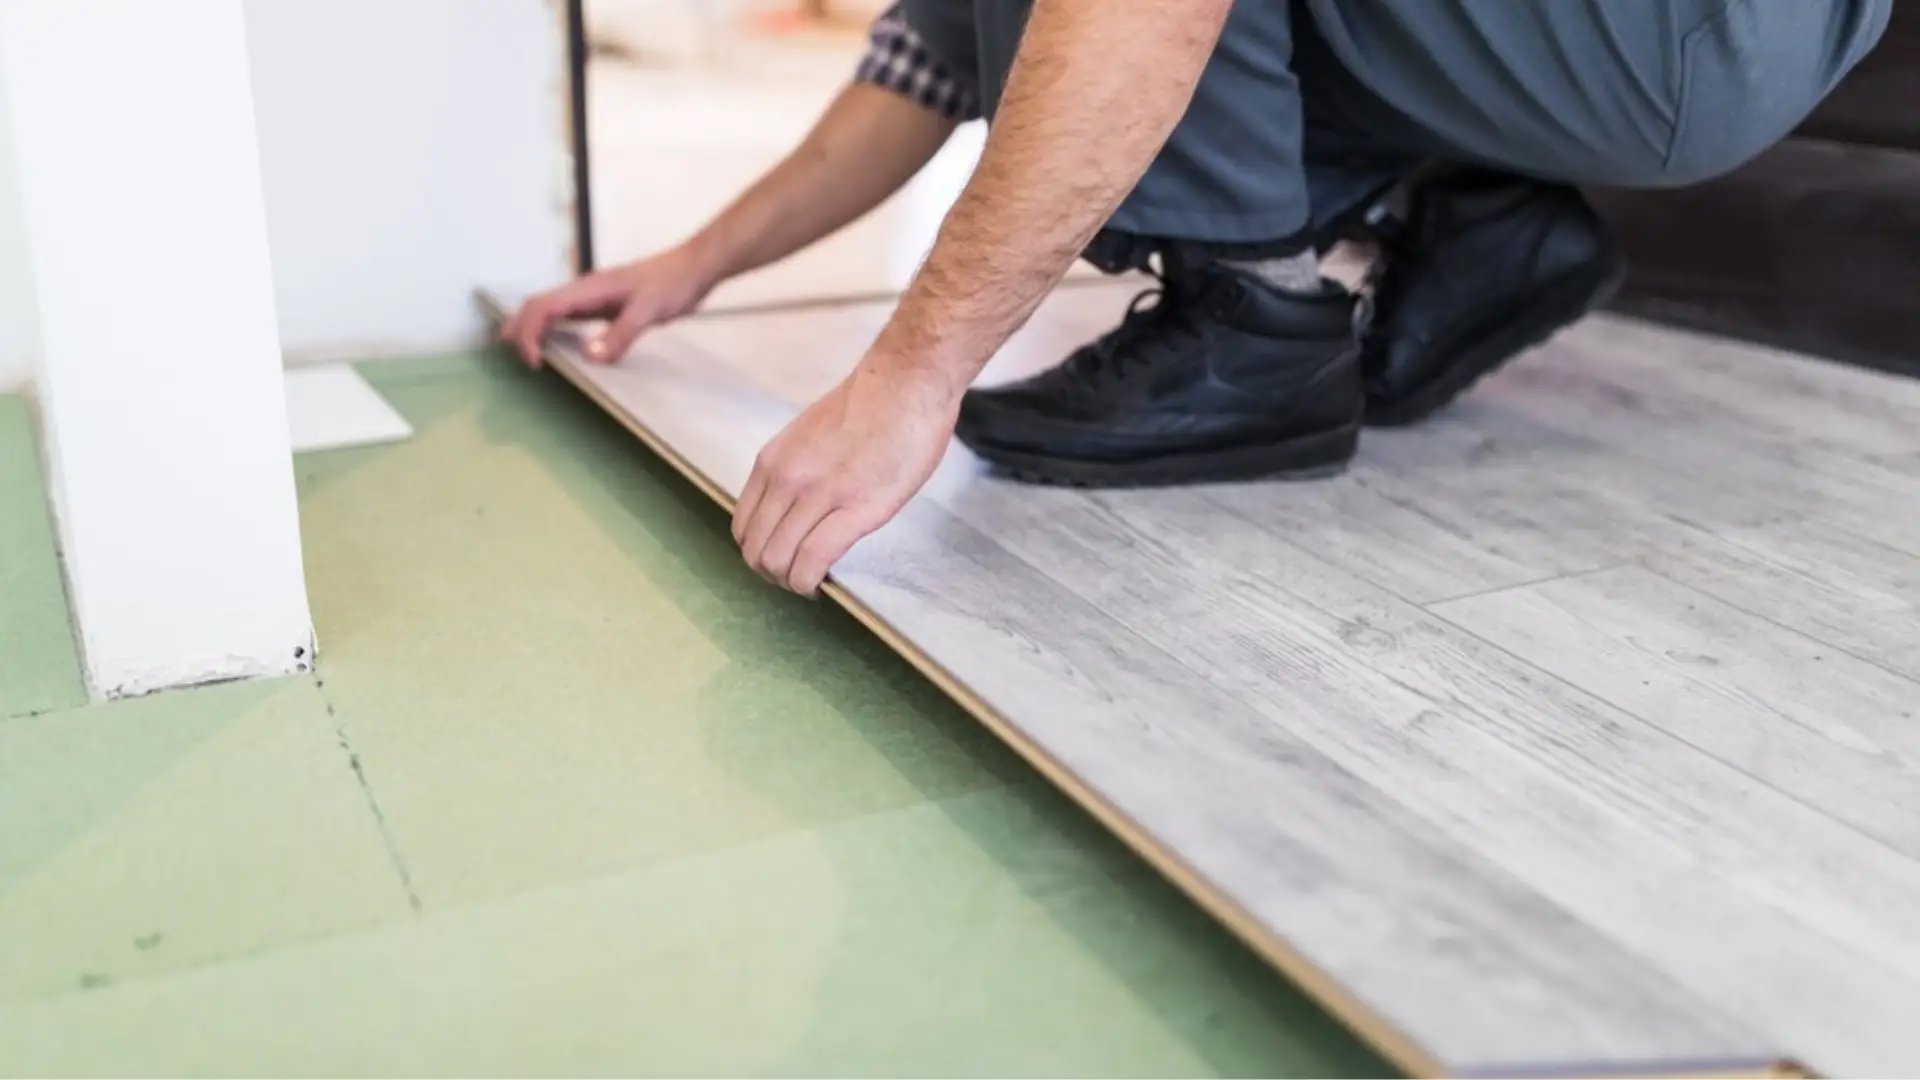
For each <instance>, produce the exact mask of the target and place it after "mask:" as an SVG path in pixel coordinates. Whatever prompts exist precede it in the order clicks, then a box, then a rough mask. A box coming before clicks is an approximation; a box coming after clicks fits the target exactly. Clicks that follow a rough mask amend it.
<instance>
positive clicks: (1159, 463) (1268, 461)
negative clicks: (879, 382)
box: [972, 423, 1360, 488]
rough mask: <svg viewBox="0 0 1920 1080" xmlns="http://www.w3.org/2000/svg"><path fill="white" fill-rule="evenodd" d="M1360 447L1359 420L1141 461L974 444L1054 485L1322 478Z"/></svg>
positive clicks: (1009, 471) (998, 463)
mask: <svg viewBox="0 0 1920 1080" xmlns="http://www.w3.org/2000/svg"><path fill="white" fill-rule="evenodd" d="M1359 447H1360V425H1359V424H1357V423H1356V424H1349V425H1347V426H1346V427H1342V428H1336V429H1335V430H1333V431H1328V432H1322V433H1320V434H1317V435H1308V436H1302V437H1300V438H1295V439H1288V440H1286V441H1285V442H1277V443H1266V444H1261V445H1255V446H1235V447H1230V448H1227V449H1224V450H1207V451H1202V452H1198V453H1183V454H1168V455H1165V456H1163V457H1156V458H1147V459H1144V460H1139V461H1124V462H1111V461H1086V460H1079V459H1072V458H1055V457H1047V456H1044V455H1040V454H1029V453H1024V452H1021V451H1016V450H1000V449H996V448H993V447H986V448H981V447H973V448H972V449H973V452H974V453H975V454H976V455H978V456H979V457H980V458H981V460H983V461H985V462H986V463H987V464H988V465H990V466H992V467H993V470H994V471H995V472H996V473H999V474H1001V475H1003V476H1008V477H1011V478H1012V479H1015V480H1020V481H1024V482H1026V483H1029V484H1045V485H1049V486H1053V487H1079V488H1121V487H1171V486H1175V485H1180V484H1223V483H1231V482H1234V481H1246V480H1293V481H1299V480H1324V479H1328V478H1330V477H1335V476H1339V475H1340V474H1341V473H1344V472H1346V470H1347V464H1348V463H1349V462H1351V461H1352V460H1353V456H1354V454H1355V453H1356V452H1357V451H1358V450H1359Z"/></svg>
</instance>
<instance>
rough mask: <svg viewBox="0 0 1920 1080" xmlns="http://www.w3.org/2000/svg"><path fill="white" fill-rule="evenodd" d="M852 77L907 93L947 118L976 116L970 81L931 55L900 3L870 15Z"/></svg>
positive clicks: (975, 89) (977, 101)
mask: <svg viewBox="0 0 1920 1080" xmlns="http://www.w3.org/2000/svg"><path fill="white" fill-rule="evenodd" d="M853 80H854V81H855V82H862V83H867V84H869V85H871V86H878V87H880V88H881V89H883V90H891V91H893V92H894V93H896V94H900V95H902V96H904V97H908V98H911V99H912V100H914V101H915V102H918V103H919V104H920V105H921V106H922V107H924V108H928V109H932V110H933V111H934V112H937V113H939V114H940V115H941V116H944V117H947V118H948V119H951V120H959V121H962V122H964V121H968V120H975V119H978V118H979V116H980V94H979V88H978V87H977V86H976V85H975V83H974V81H973V80H972V79H971V78H969V77H967V76H965V75H963V74H961V73H960V72H957V71H955V70H953V69H952V68H950V67H948V66H947V65H946V64H943V63H941V62H940V61H939V60H936V59H935V58H934V56H933V53H932V52H931V51H930V50H928V48H927V43H926V41H925V40H923V39H922V38H921V37H920V35H919V34H918V33H916V32H915V31H914V29H913V27H911V26H908V25H907V20H906V18H905V16H903V15H902V14H901V13H900V5H899V4H894V5H892V6H890V7H888V8H887V9H886V10H885V11H883V12H881V13H880V16H879V18H877V19H875V20H874V21H873V26H872V28H871V29H870V30H869V31H868V32H867V51H866V54H865V55H864V56H862V57H861V58H860V64H859V66H858V67H856V68H855V69H854V73H853Z"/></svg>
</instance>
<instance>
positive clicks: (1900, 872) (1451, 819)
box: [943, 485, 1920, 1070]
mask: <svg viewBox="0 0 1920 1080" xmlns="http://www.w3.org/2000/svg"><path fill="white" fill-rule="evenodd" d="M1265 497H1266V492H1265V491H1264V490H1263V489H1262V488H1259V487H1247V488H1239V487H1229V488H1218V489H1213V490H1211V491H1208V492H1205V493H1194V492H1164V493H1163V492H1150V493H1123V494H1112V493H1101V494H1091V495H1089V494H1083V493H1074V492H1038V493H1020V494H1018V495H1015V494H1013V493H1011V492H1008V491H1005V490H1004V489H996V488H994V487H991V486H987V485H982V486H981V487H979V488H978V489H976V490H973V491H970V492H967V493H966V494H965V495H963V496H961V497H959V498H958V499H952V498H951V497H949V499H946V500H943V501H951V502H953V504H954V506H955V509H956V512H958V513H961V514H962V515H963V517H965V518H966V519H967V520H969V521H970V522H973V523H975V524H976V525H978V526H979V527H980V528H982V529H983V530H984V531H986V532H988V533H989V534H991V535H992V536H994V537H995V538H996V539H997V540H999V541H1000V542H1001V543H1003V544H1005V545H1006V546H1007V547H1008V548H1009V550H1011V551H1013V552H1014V553H1015V554H1017V555H1019V556H1021V557H1022V558H1023V559H1025V560H1026V561H1028V562H1030V563H1031V564H1033V565H1034V566H1035V567H1036V568H1037V569H1039V570H1041V571H1042V572H1043V573H1045V574H1047V575H1048V576H1049V577H1050V578H1052V579H1054V580H1056V581H1058V582H1060V583H1061V584H1062V585H1064V586H1066V587H1067V588H1069V589H1071V590H1073V591H1074V592H1075V593H1077V594H1078V595H1080V596H1083V597H1085V598H1086V599H1087V600H1088V601H1089V602H1091V603H1093V604H1094V605H1095V606H1096V607H1097V608H1099V609H1100V610H1102V611H1105V612H1107V613H1109V614H1110V615H1114V616H1115V617H1116V618H1124V617H1125V613H1129V612H1152V613H1153V615H1152V617H1151V618H1150V619H1135V620H1132V621H1130V623H1129V625H1131V626H1133V627H1134V628H1135V629H1136V631H1137V632H1139V633H1140V634H1142V635H1143V636H1144V637H1146V638H1147V639H1148V640H1150V641H1152V642H1153V643H1154V644H1155V645H1157V646H1159V647H1161V648H1164V649H1166V650H1167V651H1169V652H1170V653H1172V654H1173V655H1175V656H1177V657H1179V658H1181V659H1183V660H1185V661H1186V662H1188V663H1189V664H1191V665H1193V666H1194V667H1195V668H1196V670H1204V671H1205V672H1206V673H1207V674H1208V676H1209V678H1210V679H1211V680H1212V681H1214V682H1215V683H1216V684H1218V685H1220V686H1222V687H1223V688H1225V689H1227V690H1229V691H1231V692H1234V693H1235V694H1236V696H1238V697H1239V698H1240V699H1241V700H1242V701H1245V702H1247V703H1249V704H1250V705H1252V706H1253V707H1255V708H1256V709H1258V710H1259V711H1260V713H1261V714H1262V715H1263V716H1264V717H1265V718H1266V719H1267V720H1268V721H1269V722H1271V723H1273V724H1274V725H1275V726H1277V727H1280V728H1282V729H1283V730H1288V731H1291V732H1294V733H1295V734H1297V735H1299V736H1300V737H1301V738H1302V739H1303V740H1304V741H1306V742H1308V743H1309V744H1310V745H1312V746H1314V747H1315V748H1316V749H1318V750H1321V751H1322V752H1325V753H1326V754H1327V755H1328V756H1329V757H1330V758H1332V759H1333V760H1335V761H1336V762H1338V763H1340V764H1341V765H1342V766H1343V767H1346V768H1349V769H1351V770H1353V771H1354V772H1355V773H1356V774H1358V775H1360V776H1361V777H1362V778H1364V779H1366V780H1369V781H1371V782H1373V783H1374V784H1375V785H1376V786H1378V787H1379V788H1380V789H1381V790H1383V791H1387V792H1390V793H1392V794H1393V795H1394V797H1395V798H1396V799H1397V800H1399V801H1400V802H1402V803H1403V804H1404V805H1406V806H1407V807H1408V808H1409V809H1410V810H1412V811H1413V812H1415V813H1416V814H1418V815H1419V816H1420V817H1421V818H1422V819H1424V820H1431V821H1434V822H1436V823H1439V824H1440V825H1441V826H1442V828H1444V829H1445V830H1446V831H1447V832H1448V833H1449V835H1450V836H1451V837H1452V838H1453V839H1455V840H1457V841H1459V842H1460V843H1462V844H1463V845H1464V846H1466V847H1467V848H1469V849H1471V850H1475V851H1479V852H1484V853H1486V854H1488V855H1489V856H1490V857H1492V858H1494V859H1495V860H1496V861H1497V862H1499V863H1500V864H1501V865H1502V866H1503V867H1504V868H1506V869H1507V870H1509V871H1510V872H1513V873H1514V874H1515V875H1516V876H1518V877H1520V878H1521V879H1522V880H1524V881H1526V882H1528V883H1529V884H1530V885H1533V886H1534V887H1536V888H1539V889H1540V890H1541V891H1542V893H1543V894H1544V895H1546V896H1548V898H1549V899H1552V900H1554V901H1555V902H1556V903H1559V904H1561V905H1563V906H1565V907H1566V908H1567V909H1568V910H1571V911H1573V912H1574V913H1575V914H1576V915H1577V916H1579V917H1580V918H1582V919H1583V920H1585V921H1587V922H1588V923H1589V924H1590V925H1592V926H1594V927H1596V928H1597V929H1600V930H1601V931H1602V932H1604V933H1607V934H1608V935H1609V936H1612V937H1614V938H1615V939H1617V940H1619V941H1621V942H1623V943H1624V944H1625V945H1626V946H1627V947H1629V948H1630V949H1632V950H1634V951H1636V952H1637V953H1638V954H1639V955H1642V956H1646V957H1652V958H1657V963H1658V964H1659V965H1660V966H1661V968H1662V970H1665V971H1667V972H1669V973H1671V974H1673V975H1674V977H1675V978H1676V979H1678V980H1680V981H1681V982H1683V983H1685V984H1687V985H1688V986H1689V988H1690V989H1692V990H1693V991H1695V992H1696V993H1698V994H1699V995H1700V996H1701V997H1702V999H1703V1000H1708V1001H1713V1002H1715V1003H1716V1004H1717V1005H1719V1006H1720V1007H1722V1008H1724V1009H1726V1010H1727V1011H1728V1013H1729V1014H1731V1015H1732V1016H1733V1017H1734V1018H1735V1019H1736V1020H1738V1021H1741V1022H1744V1023H1746V1024H1747V1025H1748V1026H1749V1027H1752V1028H1754V1029H1755V1030H1761V1031H1766V1032H1768V1033H1770V1034H1776V1035H1778V1036H1780V1037H1782V1038H1784V1039H1787V1040H1789V1041H1788V1042H1787V1043H1786V1044H1785V1045H1786V1046H1787V1047H1788V1048H1789V1049H1791V1050H1792V1051H1794V1052H1795V1053H1798V1054H1804V1055H1806V1056H1807V1057H1808V1058H1809V1059H1811V1060H1813V1061H1815V1062H1818V1063H1820V1064H1821V1065H1823V1066H1825V1067H1829V1068H1837V1069H1843V1070H1844V1069H1850V1068H1865V1069H1872V1068H1876V1067H1877V1068H1880V1069H1885V1068H1887V1067H1889V1065H1890V1063H1895V1064H1897V1063H1900V1062H1912V1061H1915V1060H1920V1039H1916V1038H1915V1037H1913V1036H1912V1035H1909V1034H1906V1033H1904V1032H1901V1030H1900V1029H1901V1028H1902V1026H1903V1025H1902V1024H1901V1023H1900V1022H1899V1021H1898V1019H1897V1017H1899V1016H1901V1015H1906V1014H1907V1013H1908V1012H1910V1011H1911V1010H1912V1009H1915V1008H1920V949H1917V948H1916V945H1920V909H1916V908H1915V905H1914V904H1913V903H1912V897H1913V896H1914V895H1916V894H1920V863H1916V862H1915V861H1914V860H1911V859H1908V858H1905V857H1903V856H1901V855H1899V854H1897V853H1895V852H1893V851H1892V850H1890V849H1888V848H1886V847H1885V846H1883V845H1881V844H1878V843H1876V842H1875V841H1873V840H1870V839H1868V838H1867V837H1864V836H1862V835H1860V834H1858V833H1856V832H1854V831H1853V830H1851V829H1848V828H1846V827H1845V826H1843V825H1841V824H1839V823H1837V822H1835V821H1833V820H1832V819H1830V818H1828V817H1826V816H1825V815H1823V814H1821V813H1818V812H1816V811H1815V810H1813V809H1811V808H1809V807H1807V806H1805V805H1803V804H1801V803H1799V802H1796V801H1795V800H1793V799H1790V798H1787V797H1785V796H1783V795H1782V794H1781V793H1780V792H1778V791H1776V790H1774V789H1772V788H1771V787H1769V786H1767V785H1765V784H1763V783H1761V782H1759V781H1757V780H1755V779H1754V778H1752V777H1750V776H1747V775H1745V774H1743V773H1741V772H1739V771H1737V770H1735V769H1732V768H1729V767H1727V766H1726V765H1725V764H1723V763H1721V762H1719V761H1717V760H1715V759H1713V758H1711V757H1709V756H1707V755H1705V754H1703V753H1700V752H1699V751H1697V750H1695V749H1694V748H1693V747H1691V746H1688V745H1686V744H1685V743H1683V742H1681V741H1679V740H1677V739H1674V738H1672V737H1670V736H1668V735H1667V734H1665V733H1663V732H1662V731H1660V730H1658V729H1657V728H1655V727H1653V726H1650V725H1648V724H1646V723H1643V722H1640V721H1638V720H1636V719H1635V718H1633V717H1631V716H1628V715H1627V714H1624V713H1622V712H1621V711H1619V710H1617V709H1614V708H1612V707H1610V706H1608V705H1607V704H1605V703H1604V702H1601V701H1599V700H1598V699H1596V698H1594V697H1592V696H1590V695H1588V694H1585V693H1583V692H1581V691H1580V690H1578V689H1577V688H1575V687H1573V686H1570V685H1568V684H1566V683H1564V682H1561V681H1560V680H1557V679H1554V678H1552V677H1550V676H1548V675H1546V674H1544V673H1543V672H1541V671H1540V670H1538V669H1536V668H1533V667H1531V666H1529V665H1527V664H1525V663H1522V662H1520V661H1518V660H1515V659H1514V658H1513V657H1511V656H1510V655H1508V654H1506V653H1505V652H1503V651H1501V650H1499V649H1495V648H1491V647H1489V646H1488V645H1486V644H1485V643H1484V642H1482V641H1480V640H1479V639H1477V638H1475V637H1473V636H1471V635H1469V634H1466V633H1464V632H1461V631H1459V630H1457V629H1456V628H1454V627H1452V626H1449V625H1447V624H1445V623H1443V622H1441V621H1439V620H1437V619H1434V618H1432V617H1430V616H1428V615H1427V614H1426V613H1425V612H1422V611H1420V610H1419V609H1417V608H1415V607H1413V606H1412V605H1409V604H1405V603H1402V602H1400V601H1398V600H1396V599H1394V598H1392V597H1390V596H1387V595H1385V594H1384V593H1383V592H1381V591H1380V590H1377V589H1373V588H1370V587H1369V586H1367V585H1366V584H1365V583H1363V582H1360V581H1359V580H1357V579H1355V578H1352V577H1350V576H1348V575H1345V574H1343V573H1342V572H1340V571H1339V570H1338V569H1337V568H1335V567H1333V566H1331V565H1329V564H1327V563H1325V562H1322V561H1320V560H1318V559H1316V558H1314V557H1313V556H1311V555H1309V554H1307V553H1306V552H1303V551H1299V550H1297V549H1293V548H1291V547H1290V546H1289V545H1285V544H1277V543H1274V542H1273V541H1272V540H1271V539H1270V538H1269V537H1267V536H1266V535H1265V534H1264V532H1263V531H1262V530H1259V529H1252V528H1247V527H1245V525H1244V523H1243V522H1244V519H1239V518H1238V517H1237V515H1231V514H1230V515H1228V516H1225V517H1223V516H1222V515H1221V514H1219V513H1218V512H1209V504H1213V505H1214V506H1216V507H1219V506H1225V507H1227V508H1229V509H1237V508H1238V505H1239V504H1241V503H1258V502H1260V501H1262V500H1263V499H1264V498H1265ZM1120 551H1125V552H1127V553H1128V554H1129V556H1130V557H1129V558H1128V559H1127V560H1126V562H1125V565H1124V567H1115V566H1113V565H1112V562H1113V560H1112V558H1111V557H1110V556H1107V557H1103V556H1102V553H1111V552H1120ZM1841 955H1844V956H1846V959H1845V960H1844V961H1843V960H1840V959H1838V956H1841ZM1834 1063H1844V1065H1843V1064H1834Z"/></svg>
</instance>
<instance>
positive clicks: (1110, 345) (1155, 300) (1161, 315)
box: [1076, 270, 1199, 379]
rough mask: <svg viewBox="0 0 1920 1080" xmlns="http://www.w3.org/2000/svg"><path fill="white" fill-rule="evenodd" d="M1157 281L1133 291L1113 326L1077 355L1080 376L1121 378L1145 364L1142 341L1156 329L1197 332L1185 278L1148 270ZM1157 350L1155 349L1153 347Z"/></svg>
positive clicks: (1186, 332)
mask: <svg viewBox="0 0 1920 1080" xmlns="http://www.w3.org/2000/svg"><path fill="white" fill-rule="evenodd" d="M1147 272H1148V273H1149V274H1151V275H1152V276H1153V277H1154V279H1155V280H1156V281H1158V282H1159V284H1158V285H1155V286H1152V287H1151V288H1147V289H1143V290H1141V291H1140V292H1138V293H1136V294H1135V295H1134V297H1133V300H1132V301H1131V302H1129V303H1128V304H1127V313H1126V315H1125V316H1123V317H1122V318H1121V320H1120V325H1119V326H1116V327H1114V328H1113V329H1112V330H1110V331H1108V332H1107V333H1106V334H1105V335H1104V336H1102V337H1101V338H1100V339H1099V340H1098V341H1095V342H1093V343H1092V344H1091V345H1089V346H1087V347H1086V348H1085V349H1083V350H1081V351H1080V353H1079V354H1078V355H1077V356H1076V361H1077V363H1076V368H1077V369H1078V371H1079V374H1081V375H1082V376H1083V377H1095V376H1100V375H1109V376H1111V377H1113V378H1117V379H1124V378H1126V377H1127V376H1128V375H1129V374H1130V373H1131V372H1132V371H1134V370H1135V369H1137V368H1140V367H1143V366H1146V363H1147V361H1148V359H1150V354H1149V350H1147V349H1144V348H1139V347H1137V346H1140V345H1145V344H1147V343H1148V342H1149V341H1151V340H1152V338H1153V337H1154V336H1155V335H1156V334H1158V333H1159V332H1161V331H1163V330H1166V329H1171V330H1174V331H1176V332H1178V333H1180V334H1182V335H1194V334H1198V333H1199V327H1198V325H1197V324H1196V323H1195V321H1194V319H1193V317H1192V313H1191V311H1190V309H1191V307H1192V303H1193V298H1192V297H1191V296H1190V295H1185V294H1186V293H1188V292H1190V289H1189V287H1188V286H1187V285H1186V282H1185V281H1184V280H1181V279H1180V278H1178V277H1171V276H1169V275H1167V274H1165V273H1162V272H1159V271H1155V270H1148V271H1147ZM1154 351H1156V352H1157V350H1154Z"/></svg>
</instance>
